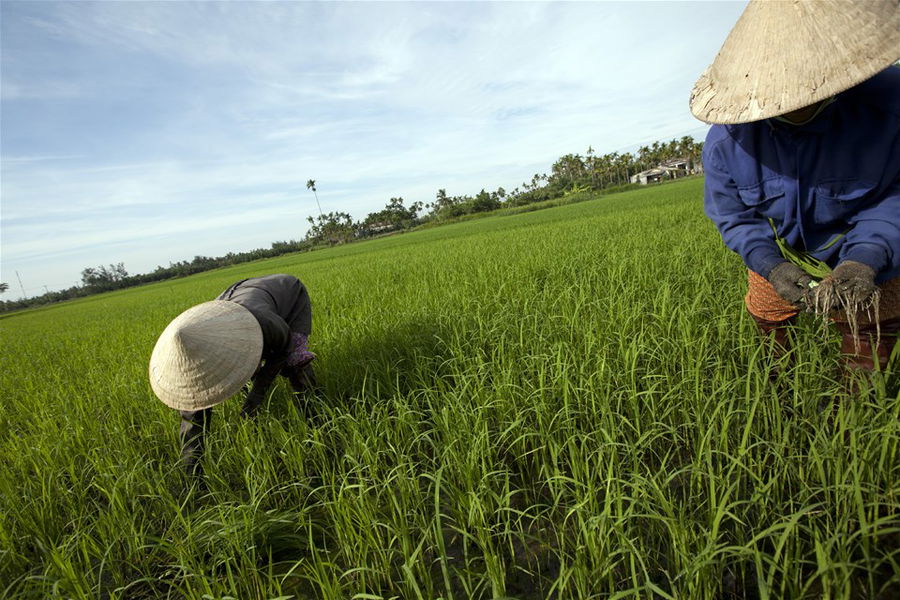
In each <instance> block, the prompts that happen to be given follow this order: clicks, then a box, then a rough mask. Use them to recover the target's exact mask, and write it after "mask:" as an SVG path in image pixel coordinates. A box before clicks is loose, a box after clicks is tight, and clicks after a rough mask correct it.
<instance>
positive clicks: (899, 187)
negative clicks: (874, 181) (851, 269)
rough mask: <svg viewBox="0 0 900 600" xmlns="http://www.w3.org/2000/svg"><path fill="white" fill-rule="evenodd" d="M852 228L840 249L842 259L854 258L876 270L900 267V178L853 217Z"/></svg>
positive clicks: (889, 270) (892, 269)
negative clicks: (882, 195)
mask: <svg viewBox="0 0 900 600" xmlns="http://www.w3.org/2000/svg"><path fill="white" fill-rule="evenodd" d="M849 222H850V225H851V229H850V231H848V232H847V236H846V240H845V242H844V245H843V247H842V248H841V257H840V259H841V261H845V260H855V261H857V262H861V263H863V264H866V265H869V266H870V267H872V268H873V269H874V270H875V272H876V273H881V272H896V271H897V270H898V269H900V181H895V182H894V184H893V185H891V186H890V187H888V189H887V190H886V191H885V194H884V197H883V198H882V199H881V200H879V201H878V202H876V203H875V204H872V205H870V206H868V207H866V208H864V209H862V210H860V211H859V212H857V213H856V214H855V215H854V216H853V218H851V219H850V221H849Z"/></svg>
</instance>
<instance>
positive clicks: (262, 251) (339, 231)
mask: <svg viewBox="0 0 900 600" xmlns="http://www.w3.org/2000/svg"><path fill="white" fill-rule="evenodd" d="M702 150H703V143H702V142H700V143H698V142H696V141H694V139H693V138H692V137H691V136H684V137H682V138H680V139H673V140H671V141H669V142H653V143H652V144H650V145H647V146H641V147H640V148H639V149H638V150H637V152H635V153H633V154H632V153H618V152H613V153H610V154H604V155H596V154H595V153H594V150H593V148H591V147H589V148H588V149H587V151H586V152H585V154H584V155H583V156H582V155H580V154H566V155H565V156H562V157H560V158H559V159H558V160H557V161H556V162H554V163H553V165H551V167H550V172H549V173H548V174H540V173H535V174H534V175H533V176H532V178H531V179H530V180H529V181H524V182H522V184H521V185H520V186H518V187H516V188H515V189H513V190H510V191H507V190H505V189H504V188H502V187H498V188H497V189H496V190H494V191H490V192H489V191H486V190H484V189H482V190H481V191H480V192H478V193H477V194H475V195H474V196H469V195H460V196H451V195H449V194H448V193H447V190H446V189H443V188H442V189H439V190H438V191H437V193H436V194H435V199H434V200H433V201H432V202H429V203H423V202H421V201H416V202H412V203H410V204H409V205H408V206H407V204H406V201H405V200H404V199H403V198H402V197H396V198H391V199H390V200H389V201H388V202H387V204H386V205H385V207H384V208H383V209H382V210H379V211H376V212H372V213H369V214H368V215H366V217H365V218H363V219H361V220H359V221H354V220H353V218H352V217H351V215H349V214H348V213H346V212H342V211H335V212H329V213H322V211H321V207H319V216H318V217H315V218H314V217H307V221H308V222H309V225H310V227H309V231H308V232H307V234H306V236H305V238H304V239H303V240H300V241H295V240H289V241H280V242H273V243H272V245H271V247H270V248H259V249H256V250H250V251H247V252H229V253H228V254H226V255H224V256H219V257H215V258H212V257H208V256H195V257H194V258H193V260H190V261H187V260H185V261H180V262H177V263H169V266H167V267H163V266H158V267H156V269H154V270H153V271H151V272H149V273H144V274H137V275H129V274H128V272H127V271H126V269H125V266H124V264H122V263H118V264H110V265H108V266H104V265H100V266H97V267H88V268H85V269H84V270H82V272H81V284H80V285H75V286H72V287H70V288H67V289H64V290H59V291H53V292H47V293H45V294H41V295H39V296H33V297H31V298H22V299H19V300H12V301H2V300H0V312H7V311H11V310H19V309H22V308H28V307H31V306H39V305H42V304H49V303H52V302H60V301H62V300H70V299H73V298H80V297H83V296H89V295H91V294H97V293H100V292H107V291H111V290H117V289H122V288H126V287H131V286H135V285H141V284H144V283H152V282H156V281H163V280H165V279H172V278H175V277H185V276H187V275H193V274H194V273H200V272H202V271H209V270H211V269H216V268H219V267H225V266H228V265H234V264H238V263H243V262H248V261H251V260H259V259H261V258H272V257H275V256H280V255H282V254H287V253H291V252H304V251H309V250H314V249H316V248H319V247H323V246H333V245H336V244H344V243H347V242H350V241H353V240H357V239H364V238H370V237H374V236H379V235H386V234H391V233H396V232H399V231H404V230H407V229H410V228H412V227H416V226H420V225H424V224H426V223H432V224H440V223H444V222H449V221H453V220H455V219H458V218H460V217H464V216H465V215H471V214H476V213H484V212H490V211H494V210H497V209H499V208H504V207H514V206H526V205H528V204H534V203H537V202H544V201H548V200H554V199H557V198H563V197H566V196H569V195H572V194H576V193H579V192H592V191H593V192H598V191H604V190H605V191H609V190H610V189H611V188H622V187H625V186H628V185H630V181H631V178H632V176H633V175H635V174H637V173H640V172H642V171H646V170H648V169H651V168H653V167H656V166H657V165H660V164H662V163H665V162H667V161H672V160H676V159H677V160H679V161H683V164H684V165H685V166H684V167H683V169H681V170H680V171H679V170H677V169H670V170H666V171H665V172H664V176H663V178H665V177H671V176H676V175H687V174H690V173H694V172H697V171H698V170H699V168H698V167H699V163H700V154H701V152H702ZM306 187H307V188H308V189H310V190H311V191H312V192H313V193H314V194H315V193H316V183H315V180H313V179H310V180H309V181H308V182H307V186H306ZM316 204H317V206H318V194H316ZM8 288H9V286H8V285H7V284H6V283H0V293H3V292H5V291H7V289H8Z"/></svg>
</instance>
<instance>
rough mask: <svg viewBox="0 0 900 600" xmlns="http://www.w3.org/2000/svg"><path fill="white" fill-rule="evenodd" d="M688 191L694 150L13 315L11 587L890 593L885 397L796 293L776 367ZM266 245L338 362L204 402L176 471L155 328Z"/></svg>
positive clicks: (265, 264)
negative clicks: (662, 172) (792, 326)
mask: <svg viewBox="0 0 900 600" xmlns="http://www.w3.org/2000/svg"><path fill="white" fill-rule="evenodd" d="M701 196H702V182H701V181H700V180H688V181H683V182H679V183H673V184H668V185H664V186H659V187H655V188H653V189H646V190H640V191H634V192H627V193H623V194H618V195H614V196H608V197H603V198H598V199H596V200H591V201H587V202H582V203H579V204H572V205H568V206H562V207H558V208H553V209H547V210H543V211H536V212H530V213H527V214H519V215H512V216H494V217H489V218H485V219H480V220H475V221H470V222H466V223H459V224H456V225H448V226H444V227H437V228H434V229H430V230H424V231H417V232H413V233H409V234H404V235H399V236H394V237H389V238H383V239H380V240H374V241H370V242H364V243H356V244H350V245H347V246H342V247H337V248H334V249H330V250H322V251H317V252H312V253H307V254H298V255H291V256H285V257H281V258H278V259H272V260H268V261H261V262H256V263H249V264H245V265H241V266H237V267H232V268H228V269H221V270H217V271H212V272H209V273H205V274H202V275H199V276H194V277H190V278H186V279H180V280H172V281H169V282H163V283H160V284H154V285H150V286H146V287H141V288H132V289H128V290H123V291H121V292H116V293H111V294H105V295H102V296H94V297H90V298H87V299H84V300H82V301H75V302H71V303H68V304H65V305H59V306H56V307H51V308H46V309H42V310H34V311H30V312H25V313H21V314H16V315H12V316H9V317H7V318H4V319H2V320H0V333H2V350H0V390H2V391H0V394H2V395H0V397H2V411H0V433H2V435H0V598H49V597H60V598H79V599H80V598H137V599H143V598H173V599H175V598H196V599H222V598H236V599H241V600H244V599H251V600H252V599H256V598H282V599H287V598H296V599H306V598H322V599H334V600H338V599H341V600H345V599H349V598H357V599H377V598H385V599H387V598H402V599H411V600H412V599H432V598H444V599H451V598H453V599H455V600H464V599H468V598H519V599H521V600H525V599H534V598H559V599H570V598H610V599H612V598H677V599H715V598H721V599H730V598H772V599H775V598H848V599H850V598H854V599H855V598H860V599H862V598H883V599H885V600H886V599H888V598H897V597H900V399H898V397H897V396H896V395H895V394H896V393H895V392H893V391H890V390H891V386H890V383H891V382H888V387H887V388H886V387H885V386H884V385H883V382H882V383H881V384H878V385H876V386H875V387H876V389H875V390H874V391H873V392H872V393H870V394H868V395H866V396H864V397H855V398H851V397H848V396H847V395H846V394H845V393H844V392H843V391H842V386H841V383H840V381H839V379H838V372H837V349H838V348H837V345H838V344H837V342H838V339H837V335H836V334H835V333H834V332H831V331H826V330H823V329H822V328H821V327H820V326H819V325H818V324H817V323H816V322H813V321H810V320H807V321H804V322H803V323H801V326H800V327H799V331H798V336H797V344H796V351H795V352H794V353H793V354H792V355H790V356H789V357H788V358H789V360H785V361H784V364H782V365H781V367H782V372H781V376H780V379H779V381H777V382H775V383H774V384H772V383H770V382H769V380H768V378H767V373H768V369H769V367H770V366H771V365H770V363H769V362H768V359H767V352H766V348H765V347H763V346H761V345H760V343H759V340H758V338H757V337H756V335H755V332H754V330H753V327H752V324H751V323H750V321H749V319H748V318H747V317H746V316H745V315H744V314H743V307H742V297H743V293H744V286H745V284H744V282H745V277H746V276H745V272H744V270H743V268H742V265H741V262H740V260H739V258H738V257H737V256H735V255H732V254H731V253H729V251H728V250H727V249H725V248H724V247H723V246H722V244H721V241H720V238H719V236H718V234H717V232H716V231H715V230H714V228H713V226H712V225H711V224H710V223H709V222H708V221H707V220H706V219H705V217H704V216H703V213H702V202H701ZM298 226H299V224H298ZM279 272H284V273H291V274H294V275H296V276H297V277H299V278H300V279H301V280H302V281H303V282H304V283H305V284H306V285H307V286H308V288H309V290H310V294H311V297H312V300H313V310H314V321H313V329H314V330H313V336H312V337H311V340H310V345H311V348H312V349H313V350H314V351H315V352H316V353H317V354H318V356H319V359H318V361H317V363H316V366H317V369H318V371H317V372H318V375H319V378H320V381H321V384H322V385H321V390H320V392H319V394H318V395H317V396H315V397H308V398H306V399H304V400H302V401H296V400H294V399H293V398H292V397H291V394H290V393H289V387H288V386H287V385H286V384H287V382H286V381H284V382H280V383H279V384H278V386H277V387H276V388H273V391H272V393H271V394H270V400H269V405H268V409H267V410H266V411H264V413H263V414H261V415H260V417H259V418H258V419H257V420H256V421H250V422H245V421H243V420H242V419H241V418H240V416H239V414H238V412H239V408H240V401H239V399H237V398H234V399H231V400H229V401H228V402H226V403H224V404H223V405H221V406H219V407H217V408H216V414H215V420H214V421H215V422H214V430H213V432H212V434H211V435H210V438H209V444H208V448H207V457H206V473H207V479H208V490H206V491H200V490H196V489H195V490H194V491H193V492H190V493H189V492H187V491H185V483H184V480H183V479H182V475H181V471H180V470H179V469H178V465H177V463H176V458H177V456H178V442H177V432H176V427H177V415H176V414H175V412H174V411H172V410H170V409H168V408H166V407H165V406H164V405H163V404H162V403H160V402H159V401H158V400H157V399H156V398H155V396H154V395H153V393H152V391H151V389H150V385H149V382H148V380H147V376H146V369H147V361H148V359H149V356H150V352H151V349H152V347H153V344H154V343H155V340H156V337H157V336H158V335H159V333H160V332H161V331H162V329H163V328H164V327H165V325H166V324H167V323H168V321H169V320H170V319H172V318H173V317H175V316H176V315H177V314H178V313H180V312H181V311H183V310H184V309H186V308H188V307H189V306H191V305H193V304H196V303H199V302H203V301H205V300H208V299H212V298H213V297H214V296H215V295H216V294H218V293H219V292H220V291H221V290H222V289H224V288H225V287H226V286H227V285H228V284H230V283H232V282H233V281H236V280H238V279H241V278H245V277H248V276H255V275H262V274H267V273H279ZM834 406H836V407H837V408H833V407H834Z"/></svg>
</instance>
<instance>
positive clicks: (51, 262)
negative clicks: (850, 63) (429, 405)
mask: <svg viewBox="0 0 900 600" xmlns="http://www.w3.org/2000/svg"><path fill="white" fill-rule="evenodd" d="M743 6H744V2H590V3H588V2H577V3H568V2H567V3H538V2H528V3H519V2H504V3H488V2H475V3H464V2H447V3H423V2H413V3H399V2H397V3H374V2H363V3H359V2H334V3H332V2H327V3H313V2H270V3H254V2H215V3H213V2H208V3H188V2H98V3H88V2H78V3H74V2H63V3H54V2H9V1H4V2H2V4H0V11H2V14H0V16H2V19H0V44H2V48H0V50H2V52H0V60H2V70H0V101H2V106H0V110H2V113H0V280H2V281H4V282H7V283H9V284H10V290H9V291H8V292H7V293H6V294H5V295H4V296H3V298H4V299H14V298H17V297H20V296H21V290H20V288H19V282H18V280H17V279H16V272H18V273H19V275H20V276H21V278H22V282H23V284H24V286H25V289H26V292H27V293H28V294H29V295H34V294H39V293H43V291H44V289H45V288H44V286H47V289H51V290H52V289H59V288H64V287H69V286H71V285H73V284H75V283H76V282H77V281H78V280H79V279H80V273H81V270H82V269H83V268H85V267H89V266H97V265H100V264H109V263H118V262H124V263H125V267H126V269H128V271H129V272H131V273H141V272H146V271H150V270H152V269H154V268H155V267H156V266H157V265H168V264H169V262H170V261H172V262H174V261H179V260H185V259H188V260H189V259H191V258H193V257H194V256H195V255H206V256H218V255H221V254H225V253H227V252H228V251H241V250H249V249H253V248H259V247H268V246H269V245H270V244H271V243H272V242H273V241H278V240H287V239H300V238H302V237H303V236H304V234H305V232H306V229H307V223H306V217H307V216H310V215H313V214H315V213H316V207H315V200H314V198H313V196H312V194H311V193H310V192H309V191H308V190H307V189H306V181H307V180H308V179H315V180H316V182H317V187H318V192H319V199H320V201H321V203H322V208H323V210H325V211H326V212H328V211H332V210H342V211H345V212H349V213H350V214H351V215H353V216H354V217H355V218H362V217H364V216H365V215H366V214H367V213H369V212H373V211H375V210H379V209H380V208H382V207H383V206H384V205H385V203H386V202H387V201H388V200H389V199H390V198H391V197H392V196H402V197H403V198H404V199H405V200H407V201H415V200H421V201H423V202H429V201H431V200H433V199H434V195H435V192H436V191H437V190H438V189H439V188H445V189H446V190H447V192H448V193H449V194H451V195H455V194H474V193H477V192H478V191H479V190H480V189H481V188H487V189H495V188H497V187H498V186H503V187H505V188H507V189H512V188H514V187H516V186H517V185H520V184H521V182H523V181H526V180H529V179H530V178H531V176H532V175H533V174H534V173H536V172H541V173H544V172H548V171H549V168H550V165H551V164H552V162H553V161H554V160H555V159H556V158H558V157H559V156H561V155H563V154H566V153H569V152H573V153H582V154H583V153H584V151H585V150H586V149H587V147H588V146H589V145H590V146H593V148H594V149H595V151H596V152H598V153H600V154H604V153H607V152H612V151H630V150H633V149H634V148H635V147H636V146H637V145H639V144H642V143H646V142H650V141H653V140H668V139H671V138H673V137H680V136H682V135H693V136H694V137H695V138H698V139H702V138H703V136H704V135H705V130H706V128H705V127H704V126H703V125H702V124H701V123H699V122H698V121H696V120H694V119H693V117H692V116H691V114H690V111H689V110H688V97H689V94H690V90H691V87H692V86H693V83H694V81H695V79H696V78H697V77H698V76H699V74H700V72H701V71H702V70H703V69H704V68H705V67H706V66H707V65H708V64H709V63H710V62H711V61H712V59H713V57H714V56H715V54H716V52H717V51H718V49H719V46H720V45H721V43H722V42H723V41H724V39H725V37H726V36H727V34H728V32H729V30H730V29H731V26H732V25H733V24H734V22H735V21H736V20H737V17H738V16H739V15H740V12H741V11H742V10H743Z"/></svg>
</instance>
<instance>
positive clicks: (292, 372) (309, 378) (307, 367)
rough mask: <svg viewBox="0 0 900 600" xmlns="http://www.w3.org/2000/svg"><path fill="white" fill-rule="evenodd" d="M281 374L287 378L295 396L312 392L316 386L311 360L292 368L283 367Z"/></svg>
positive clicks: (288, 366)
mask: <svg viewBox="0 0 900 600" xmlns="http://www.w3.org/2000/svg"><path fill="white" fill-rule="evenodd" d="M281 374H282V375H283V376H284V377H287V378H288V380H289V381H290V382H291V387H292V388H293V389H294V392H295V393H297V394H302V393H303V392H305V391H306V390H314V389H315V388H316V386H317V385H318V382H317V381H316V374H315V373H314V372H313V367H312V361H311V360H310V361H307V362H305V363H303V364H299V365H294V366H291V365H284V366H283V367H282V368H281Z"/></svg>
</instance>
